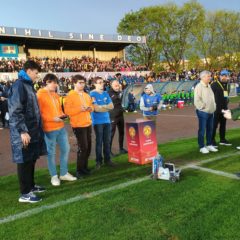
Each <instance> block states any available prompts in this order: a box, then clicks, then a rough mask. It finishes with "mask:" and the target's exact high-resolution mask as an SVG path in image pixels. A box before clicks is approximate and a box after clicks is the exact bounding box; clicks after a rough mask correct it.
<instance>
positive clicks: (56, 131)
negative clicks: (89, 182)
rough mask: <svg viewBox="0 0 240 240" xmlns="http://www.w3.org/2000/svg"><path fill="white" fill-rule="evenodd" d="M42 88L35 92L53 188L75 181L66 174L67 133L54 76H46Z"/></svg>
mask: <svg viewBox="0 0 240 240" xmlns="http://www.w3.org/2000/svg"><path fill="white" fill-rule="evenodd" d="M43 82H44V84H45V85H46V86H45V87H44V88H42V89H40V90H39V91H38V92H37V98H38V104H39V108H40V114H41V117H42V123H43V131H44V135H45V136H44V138H45V142H46V145H47V152H48V169H49V172H50V175H51V183H52V185H53V186H59V185H60V180H65V181H75V180H77V178H76V177H74V176H72V175H71V174H70V173H68V155H69V151H70V146H69V142H68V135H67V131H66V129H65V128H64V122H63V119H64V118H66V117H67V116H66V115H65V114H64V113H63V111H62V108H61V104H60V97H59V95H58V94H57V93H56V89H57V86H58V79H57V77H56V76H55V75H54V74H51V73H49V74H47V75H46V76H45V77H44V79H43ZM56 144H58V145H59V147H60V177H59V178H58V175H57V170H56V161H55V156H56Z"/></svg>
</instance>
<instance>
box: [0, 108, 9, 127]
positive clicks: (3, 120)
mask: <svg viewBox="0 0 240 240" xmlns="http://www.w3.org/2000/svg"><path fill="white" fill-rule="evenodd" d="M0 111H1V114H0V115H1V121H2V125H3V127H5V124H6V120H5V115H6V112H7V111H6V110H5V109H3V108H2V109H1V110H0Z"/></svg>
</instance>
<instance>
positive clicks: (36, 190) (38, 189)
mask: <svg viewBox="0 0 240 240" xmlns="http://www.w3.org/2000/svg"><path fill="white" fill-rule="evenodd" d="M45 191H46V188H45V187H42V186H38V185H35V186H34V187H33V189H32V190H31V192H33V193H42V192H45Z"/></svg>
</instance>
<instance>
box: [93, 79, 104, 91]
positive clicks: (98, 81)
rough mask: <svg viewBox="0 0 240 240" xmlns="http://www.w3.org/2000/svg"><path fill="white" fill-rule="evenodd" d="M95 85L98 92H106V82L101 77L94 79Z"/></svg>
mask: <svg viewBox="0 0 240 240" xmlns="http://www.w3.org/2000/svg"><path fill="white" fill-rule="evenodd" d="M93 84H94V86H95V88H96V90H97V91H103V90H104V81H103V79H102V78H101V77H95V78H94V79H93Z"/></svg>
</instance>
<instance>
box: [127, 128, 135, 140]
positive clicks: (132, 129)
mask: <svg viewBox="0 0 240 240" xmlns="http://www.w3.org/2000/svg"><path fill="white" fill-rule="evenodd" d="M128 132H129V135H130V137H131V138H134V137H135V135H136V130H135V128H134V127H130V128H129V130H128Z"/></svg>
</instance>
